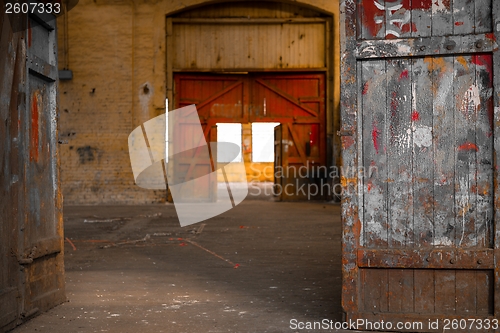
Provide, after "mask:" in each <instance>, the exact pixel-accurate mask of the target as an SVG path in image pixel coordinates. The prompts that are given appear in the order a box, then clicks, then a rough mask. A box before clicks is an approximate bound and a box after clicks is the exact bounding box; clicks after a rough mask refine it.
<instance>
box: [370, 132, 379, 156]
mask: <svg viewBox="0 0 500 333" xmlns="http://www.w3.org/2000/svg"><path fill="white" fill-rule="evenodd" d="M379 133H380V131H379V130H378V128H377V125H373V130H372V141H373V147H374V148H375V152H376V153H377V154H378V135H379Z"/></svg>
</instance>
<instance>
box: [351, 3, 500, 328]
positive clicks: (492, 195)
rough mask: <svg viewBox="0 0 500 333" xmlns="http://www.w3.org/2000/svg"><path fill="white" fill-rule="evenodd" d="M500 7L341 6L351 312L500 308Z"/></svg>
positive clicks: (408, 314)
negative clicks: (499, 130)
mask: <svg viewBox="0 0 500 333" xmlns="http://www.w3.org/2000/svg"><path fill="white" fill-rule="evenodd" d="M479 6H481V7H479ZM499 8H500V5H499V4H498V2H492V1H481V2H474V1H469V0H452V1H426V0H412V1H410V0H399V1H390V2H389V1H381V0H359V1H348V0H346V1H344V2H343V3H342V5H341V12H342V17H343V20H342V22H341V24H342V27H344V29H345V30H344V32H343V36H342V59H343V61H342V71H343V74H342V75H343V89H342V103H341V107H342V128H343V129H344V132H343V133H345V134H346V135H345V136H343V137H342V142H343V147H342V148H343V166H344V170H351V169H352V168H354V169H355V170H359V169H362V170H363V173H362V174H360V173H357V174H356V175H355V176H354V177H352V175H347V174H346V175H344V176H343V178H342V184H343V186H344V195H343V201H342V215H343V226H344V227H343V300H342V303H343V307H344V310H345V311H346V313H347V317H348V318H349V319H356V318H364V319H369V320H378V321H380V320H385V321H391V322H396V321H397V320H400V319H402V318H403V315H402V314H404V317H405V320H406V321H408V320H425V321H427V320H428V319H441V320H442V319H445V318H449V319H452V318H486V317H488V318H493V317H498V314H499V312H498V311H499V310H500V306H499V303H500V294H499V289H500V288H499V287H500V283H499V281H500V279H499V276H498V264H499V262H498V252H499V244H500V242H499V240H498V237H499V236H500V235H499V234H498V229H499V228H498V220H497V218H498V217H497V216H498V214H496V209H498V207H499V206H498V199H497V198H498V194H499V193H498V180H497V177H498V175H497V173H496V172H495V170H496V169H497V168H498V160H497V153H496V152H497V150H498V149H500V145H499V141H498V139H497V137H496V131H497V128H498V124H500V123H499V122H498V121H499V118H498V117H499V116H500V115H499V107H498V105H499V101H500V98H499V96H500V95H499V94H498V93H495V94H496V95H494V92H496V91H497V90H498V89H497V87H498V84H499V83H500V80H499V78H498V73H496V71H495V66H497V64H498V63H499V59H500V58H499V51H498V45H497V38H498V32H499V30H500V26H498V27H494V26H493V22H497V21H498V19H499V17H497V16H498V15H499V14H498V13H499V12H498V9H499ZM488 16H489V17H493V21H492V20H491V19H489V18H488ZM353 21H354V22H353ZM493 28H495V30H494V29H493ZM497 67H498V66H497ZM356 143H357V144H356ZM358 203H359V204H358ZM424 313H425V315H424ZM468 316H470V317H468ZM440 327H441V328H442V325H441V326H440ZM424 330H430V331H433V329H432V328H429V327H425V328H424Z"/></svg>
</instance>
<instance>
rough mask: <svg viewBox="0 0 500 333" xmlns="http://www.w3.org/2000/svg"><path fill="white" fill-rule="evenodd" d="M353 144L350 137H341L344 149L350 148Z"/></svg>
mask: <svg viewBox="0 0 500 333" xmlns="http://www.w3.org/2000/svg"><path fill="white" fill-rule="evenodd" d="M353 144H354V139H353V138H352V136H343V137H342V147H343V148H344V149H347V148H349V147H351V146H352V145H353Z"/></svg>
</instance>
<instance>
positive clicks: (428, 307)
mask: <svg viewBox="0 0 500 333" xmlns="http://www.w3.org/2000/svg"><path fill="white" fill-rule="evenodd" d="M434 272H435V271H434V270H430V269H416V270H415V273H414V277H415V278H414V283H415V287H414V290H415V291H414V294H415V312H417V313H434V304H435V296H436V291H435V289H434V286H435V285H434Z"/></svg>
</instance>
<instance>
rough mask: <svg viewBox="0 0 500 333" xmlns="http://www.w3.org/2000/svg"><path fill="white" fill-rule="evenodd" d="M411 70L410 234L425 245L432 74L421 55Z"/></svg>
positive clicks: (430, 197) (430, 200)
mask: <svg viewBox="0 0 500 333" xmlns="http://www.w3.org/2000/svg"><path fill="white" fill-rule="evenodd" d="M412 73H413V76H412V80H411V89H412V91H411V94H412V98H411V102H412V113H411V121H412V133H413V145H412V147H413V233H414V243H415V246H416V247H426V246H429V245H431V244H432V242H433V239H434V187H433V185H434V168H433V165H434V157H433V149H432V128H433V108H432V104H433V98H432V96H433V93H432V76H431V72H430V71H429V67H428V63H426V62H425V61H424V59H423V58H417V59H413V65H412ZM429 134H430V140H424V139H425V138H426V136H428V135H429ZM419 274H420V273H419ZM421 274H423V273H421ZM423 275H425V274H423ZM431 276H432V275H431Z"/></svg>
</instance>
